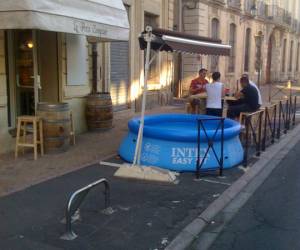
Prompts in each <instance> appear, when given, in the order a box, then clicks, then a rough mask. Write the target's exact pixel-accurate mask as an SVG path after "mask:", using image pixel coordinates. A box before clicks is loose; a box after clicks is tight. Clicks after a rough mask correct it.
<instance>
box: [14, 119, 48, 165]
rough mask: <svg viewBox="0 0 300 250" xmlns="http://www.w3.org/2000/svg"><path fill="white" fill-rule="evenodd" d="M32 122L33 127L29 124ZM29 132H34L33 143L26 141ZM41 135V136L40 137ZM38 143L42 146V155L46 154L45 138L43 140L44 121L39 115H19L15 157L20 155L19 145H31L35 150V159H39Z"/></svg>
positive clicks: (23, 146)
mask: <svg viewBox="0 0 300 250" xmlns="http://www.w3.org/2000/svg"><path fill="white" fill-rule="evenodd" d="M30 124H32V129H31V128H29V127H28V125H30ZM21 132H22V141H21ZM27 132H31V133H32V134H33V139H32V143H28V142H26V136H27ZM38 137H39V138H38ZM38 144H39V145H40V148H41V155H44V140H43V121H42V119H41V118H40V117H38V116H19V117H18V124H17V137H16V151H15V158H17V157H18V150H19V147H22V148H23V153H24V148H25V147H30V148H33V150H34V160H36V159H37V154H38V152H37V148H38Z"/></svg>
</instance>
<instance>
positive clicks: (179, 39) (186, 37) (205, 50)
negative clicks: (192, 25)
mask: <svg viewBox="0 0 300 250" xmlns="http://www.w3.org/2000/svg"><path fill="white" fill-rule="evenodd" d="M143 34H144V32H143V33H142V34H141V36H140V37H139V41H140V48H141V49H142V50H144V49H146V46H147V42H146V41H145V40H144V36H143ZM152 34H153V35H154V39H153V40H152V42H151V49H153V50H159V51H167V52H173V51H174V52H180V53H191V54H204V55H221V56H229V55H230V49H231V46H230V45H225V44H222V41H221V40H219V39H212V38H208V37H202V36H195V35H190V34H186V33H182V32H176V31H170V30H164V29H153V31H152Z"/></svg>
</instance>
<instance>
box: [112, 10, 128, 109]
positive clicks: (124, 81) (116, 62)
mask: <svg viewBox="0 0 300 250" xmlns="http://www.w3.org/2000/svg"><path fill="white" fill-rule="evenodd" d="M125 7H126V10H127V14H128V17H129V22H130V11H129V8H130V7H129V6H125ZM129 65H130V64H129V43H128V42H112V43H111V45H110V80H111V82H110V94H111V98H112V102H113V109H114V111H120V110H125V109H127V108H128V107H129V106H128V101H129V87H130V83H129V77H130V74H129V72H130V66H129Z"/></svg>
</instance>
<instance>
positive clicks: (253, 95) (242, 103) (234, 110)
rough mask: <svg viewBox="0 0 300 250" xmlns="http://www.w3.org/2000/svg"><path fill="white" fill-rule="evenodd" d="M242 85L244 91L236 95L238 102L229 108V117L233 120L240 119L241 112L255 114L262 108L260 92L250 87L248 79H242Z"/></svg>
mask: <svg viewBox="0 0 300 250" xmlns="http://www.w3.org/2000/svg"><path fill="white" fill-rule="evenodd" d="M240 83H241V86H242V90H241V91H240V92H238V93H236V95H235V97H236V98H237V99H238V101H237V102H236V103H235V105H230V106H229V107H228V112H227V117H229V118H231V119H235V118H238V117H239V115H240V113H241V112H254V111H256V110H258V109H259V107H260V104H259V103H258V100H259V98H258V92H257V90H256V88H255V87H253V86H252V85H250V83H249V79H248V77H245V76H243V77H241V79H240Z"/></svg>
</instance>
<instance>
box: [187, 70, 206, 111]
mask: <svg viewBox="0 0 300 250" xmlns="http://www.w3.org/2000/svg"><path fill="white" fill-rule="evenodd" d="M206 73H207V70H206V69H204V68H202V69H200V70H199V76H198V77H197V78H195V79H193V80H192V82H191V85H190V89H189V94H190V97H189V99H188V100H189V102H190V104H191V107H192V113H195V110H196V106H197V105H200V99H198V98H197V96H195V95H197V94H201V93H204V92H205V91H206V90H205V85H206V84H207V83H208V81H207V80H206V79H205V77H206Z"/></svg>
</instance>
